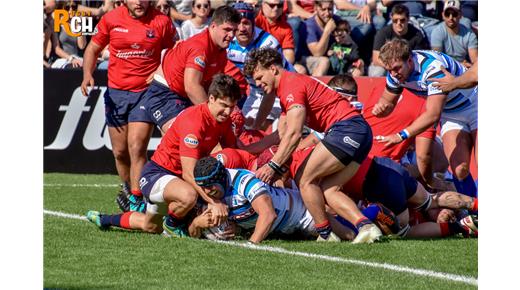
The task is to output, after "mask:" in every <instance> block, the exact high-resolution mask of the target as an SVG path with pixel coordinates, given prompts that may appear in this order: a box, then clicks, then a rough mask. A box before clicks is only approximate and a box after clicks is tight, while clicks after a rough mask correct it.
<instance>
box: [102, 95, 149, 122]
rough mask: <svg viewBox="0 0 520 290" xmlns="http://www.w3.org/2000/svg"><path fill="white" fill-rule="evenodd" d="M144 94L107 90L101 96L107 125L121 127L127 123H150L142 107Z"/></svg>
mask: <svg viewBox="0 0 520 290" xmlns="http://www.w3.org/2000/svg"><path fill="white" fill-rule="evenodd" d="M145 92H146V90H143V91H141V92H137V93H135V92H130V91H122V90H118V89H112V88H108V89H107V90H106V91H105V95H104V96H103V97H104V99H105V118H106V123H107V125H108V126H109V127H121V126H124V125H126V124H128V122H150V118H149V117H148V114H147V112H146V111H145V110H144V107H143V99H144V94H145Z"/></svg>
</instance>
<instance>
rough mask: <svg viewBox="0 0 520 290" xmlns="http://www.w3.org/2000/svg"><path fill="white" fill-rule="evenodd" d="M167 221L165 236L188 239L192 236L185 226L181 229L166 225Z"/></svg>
mask: <svg viewBox="0 0 520 290" xmlns="http://www.w3.org/2000/svg"><path fill="white" fill-rule="evenodd" d="M166 220H167V218H166V219H164V221H163V230H164V231H163V235H165V236H167V237H177V238H186V237H189V236H190V235H189V234H188V230H187V229H186V226H185V225H182V226H179V227H172V226H169V225H168V224H166Z"/></svg>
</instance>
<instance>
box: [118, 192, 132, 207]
mask: <svg viewBox="0 0 520 290" xmlns="http://www.w3.org/2000/svg"><path fill="white" fill-rule="evenodd" d="M116 203H117V206H118V207H119V209H120V210H121V211H122V212H127V211H130V200H129V199H128V193H127V192H125V191H123V190H121V191H119V194H118V195H117V196H116Z"/></svg>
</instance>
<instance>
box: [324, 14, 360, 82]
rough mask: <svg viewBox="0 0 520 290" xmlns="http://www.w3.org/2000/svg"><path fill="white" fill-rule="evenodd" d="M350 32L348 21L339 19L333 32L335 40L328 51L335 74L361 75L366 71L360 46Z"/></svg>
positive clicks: (332, 70)
mask: <svg viewBox="0 0 520 290" xmlns="http://www.w3.org/2000/svg"><path fill="white" fill-rule="evenodd" d="M350 32H351V30H350V25H349V23H348V21H346V20H339V21H338V23H337V24H336V30H334V33H333V35H334V40H335V42H334V43H333V44H332V46H331V47H330V48H329V50H328V51H327V56H328V57H329V60H330V67H331V69H330V71H331V74H333V75H337V74H344V73H349V74H350V75H352V76H355V77H359V76H362V75H363V74H364V73H365V68H364V66H365V65H364V63H363V60H362V59H360V58H359V50H358V46H357V45H356V43H355V42H354V41H353V40H352V38H351V37H350Z"/></svg>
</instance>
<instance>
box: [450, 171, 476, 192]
mask: <svg viewBox="0 0 520 290" xmlns="http://www.w3.org/2000/svg"><path fill="white" fill-rule="evenodd" d="M453 183H455V187H456V188H457V191H458V192H459V193H462V194H465V195H467V196H471V197H477V186H476V185H475V181H473V177H472V176H471V173H470V174H468V176H466V178H464V180H458V179H457V178H456V177H455V176H454V177H453Z"/></svg>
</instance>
